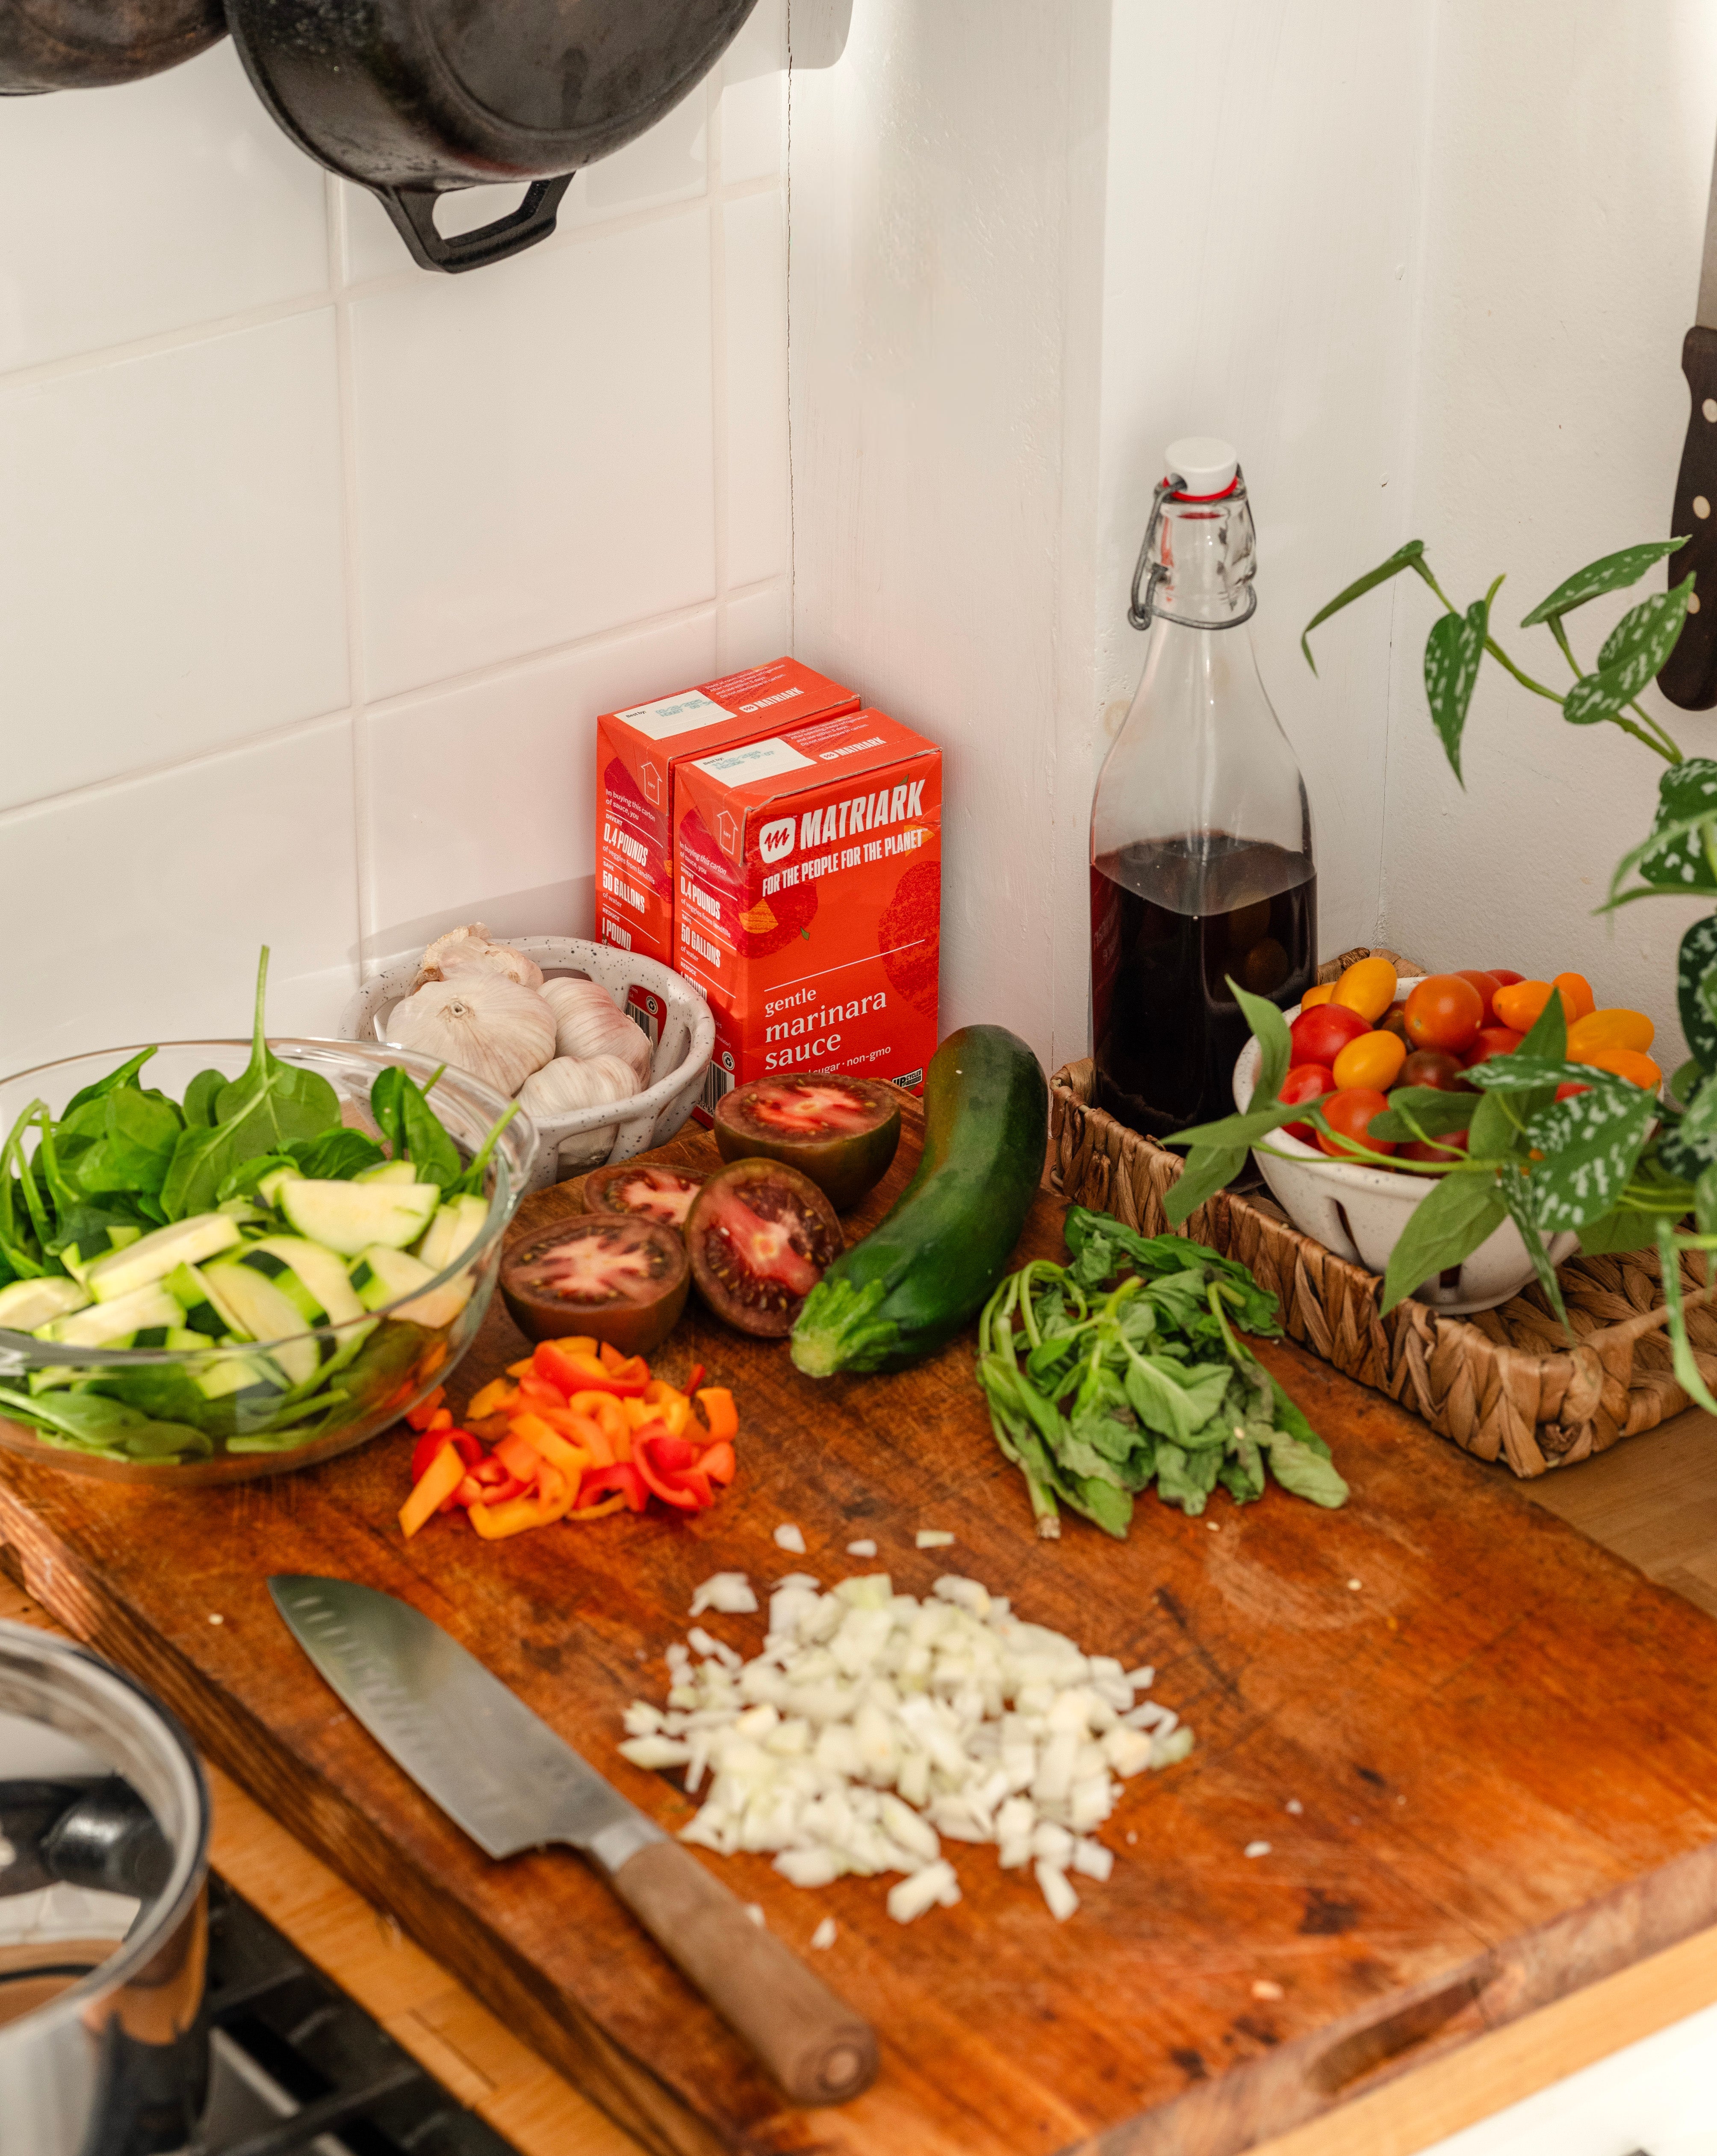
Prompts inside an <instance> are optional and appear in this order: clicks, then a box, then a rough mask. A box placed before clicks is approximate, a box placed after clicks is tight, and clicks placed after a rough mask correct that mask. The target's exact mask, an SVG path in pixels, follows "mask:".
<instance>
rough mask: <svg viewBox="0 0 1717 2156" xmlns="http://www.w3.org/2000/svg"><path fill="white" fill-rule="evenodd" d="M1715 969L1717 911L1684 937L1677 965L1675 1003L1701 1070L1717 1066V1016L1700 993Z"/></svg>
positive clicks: (1708, 915)
mask: <svg viewBox="0 0 1717 2156" xmlns="http://www.w3.org/2000/svg"><path fill="white" fill-rule="evenodd" d="M1714 972H1717V913H1708V914H1707V915H1706V916H1705V917H1704V920H1703V921H1694V925H1693V927H1691V928H1689V930H1688V932H1687V933H1686V935H1685V936H1684V937H1682V939H1681V950H1680V953H1679V955H1678V958H1677V961H1676V967H1675V1003H1676V1008H1677V1009H1678V1010H1679V1012H1680V1013H1681V1029H1682V1031H1683V1033H1684V1034H1686V1036H1687V1045H1688V1047H1689V1049H1690V1050H1692V1052H1693V1057H1694V1061H1695V1062H1696V1063H1697V1064H1698V1065H1699V1068H1700V1070H1717V1018H1714V1017H1713V1016H1712V1014H1711V1011H1710V1007H1709V1004H1707V1002H1706V1001H1705V998H1704V995H1703V994H1702V993H1701V990H1702V988H1703V985H1704V983H1705V982H1706V981H1707V980H1708V979H1709V978H1710V976H1711V974H1712V973H1714Z"/></svg>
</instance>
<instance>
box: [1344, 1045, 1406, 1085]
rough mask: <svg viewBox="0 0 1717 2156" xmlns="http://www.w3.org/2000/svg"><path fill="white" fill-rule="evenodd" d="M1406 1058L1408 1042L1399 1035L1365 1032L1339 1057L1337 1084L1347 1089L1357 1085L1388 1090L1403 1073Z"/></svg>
mask: <svg viewBox="0 0 1717 2156" xmlns="http://www.w3.org/2000/svg"><path fill="white" fill-rule="evenodd" d="M1406 1060H1407V1044H1406V1041H1404V1040H1403V1039H1401V1035H1400V1034H1395V1033H1362V1034H1360V1035H1359V1036H1358V1038H1357V1039H1353V1040H1350V1041H1349V1043H1348V1045H1347V1046H1346V1047H1345V1048H1344V1049H1343V1050H1342V1051H1341V1053H1340V1054H1339V1055H1338V1056H1337V1057H1336V1059H1335V1064H1334V1078H1335V1082H1336V1085H1337V1086H1338V1087H1339V1089H1340V1090H1341V1091H1343V1092H1346V1091H1348V1090H1349V1088H1350V1087H1357V1088H1358V1089H1360V1091H1365V1092H1370V1093H1386V1092H1387V1091H1389V1089H1390V1087H1391V1086H1393V1085H1394V1083H1395V1081H1396V1079H1397V1078H1399V1077H1400V1076H1401V1065H1402V1064H1404V1063H1405V1062H1406Z"/></svg>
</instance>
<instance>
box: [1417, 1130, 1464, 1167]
mask: <svg viewBox="0 0 1717 2156" xmlns="http://www.w3.org/2000/svg"><path fill="white" fill-rule="evenodd" d="M1471 1135H1472V1133H1471V1132H1469V1131H1449V1132H1446V1133H1445V1134H1444V1135H1443V1136H1442V1137H1440V1138H1431V1139H1427V1138H1415V1139H1414V1140H1413V1142H1412V1143H1411V1145H1404V1146H1403V1147H1401V1158H1402V1159H1403V1160H1428V1161H1430V1162H1431V1163H1432V1165H1433V1166H1435V1165H1436V1164H1437V1163H1440V1162H1446V1161H1448V1160H1450V1159H1452V1158H1453V1156H1454V1155H1455V1154H1456V1153H1457V1152H1465V1151H1466V1150H1467V1140H1468V1137H1471Z"/></svg>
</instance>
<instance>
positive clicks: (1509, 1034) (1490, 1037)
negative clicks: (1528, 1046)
mask: <svg viewBox="0 0 1717 2156" xmlns="http://www.w3.org/2000/svg"><path fill="white" fill-rule="evenodd" d="M1525 1038H1526V1036H1525V1034H1524V1033H1516V1032H1515V1031H1514V1028H1513V1027H1512V1026H1508V1025H1482V1026H1480V1027H1479V1029H1478V1039H1477V1040H1475V1041H1474V1042H1473V1045H1472V1046H1471V1047H1470V1048H1469V1049H1468V1050H1467V1053H1466V1054H1465V1055H1463V1057H1462V1058H1461V1060H1462V1062H1463V1065H1465V1066H1466V1068H1467V1069H1468V1070H1471V1069H1472V1068H1473V1065H1474V1064H1475V1063H1488V1062H1489V1060H1490V1059H1491V1058H1492V1056H1493V1055H1513V1054H1514V1050H1516V1049H1517V1048H1518V1047H1519V1045H1520V1044H1521V1042H1522V1041H1523V1040H1524V1039H1525Z"/></svg>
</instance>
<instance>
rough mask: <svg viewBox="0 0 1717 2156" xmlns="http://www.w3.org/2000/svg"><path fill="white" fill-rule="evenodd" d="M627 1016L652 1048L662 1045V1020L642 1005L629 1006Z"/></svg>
mask: <svg viewBox="0 0 1717 2156" xmlns="http://www.w3.org/2000/svg"><path fill="white" fill-rule="evenodd" d="M626 1016H627V1017H628V1018H629V1019H631V1021H632V1023H633V1024H634V1025H635V1026H636V1027H637V1028H638V1029H639V1030H640V1032H641V1033H642V1034H644V1035H645V1039H647V1040H648V1041H649V1043H650V1046H651V1047H652V1048H660V1047H661V1019H659V1018H656V1017H655V1016H654V1015H652V1014H651V1013H650V1012H649V1011H647V1010H645V1008H644V1006H643V1005H642V1004H627V1005H626Z"/></svg>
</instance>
